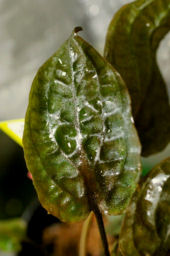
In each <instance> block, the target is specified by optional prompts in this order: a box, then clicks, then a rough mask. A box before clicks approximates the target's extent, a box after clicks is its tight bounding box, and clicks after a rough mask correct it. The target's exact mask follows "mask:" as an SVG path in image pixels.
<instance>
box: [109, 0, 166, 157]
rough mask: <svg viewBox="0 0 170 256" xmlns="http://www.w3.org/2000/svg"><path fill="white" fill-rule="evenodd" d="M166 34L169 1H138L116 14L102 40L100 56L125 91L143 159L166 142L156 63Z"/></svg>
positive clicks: (163, 92)
mask: <svg viewBox="0 0 170 256" xmlns="http://www.w3.org/2000/svg"><path fill="white" fill-rule="evenodd" d="M169 30H170V1H169V0H138V1H135V2H132V3H130V4H127V5H125V6H123V7H122V8H121V9H120V10H119V11H118V12H117V13H116V15H115V16H114V18H113V20H112V21H111V23H110V25H109V28H108V32H107V37H106V44H105V51H104V55H105V57H106V59H107V60H108V61H109V62H110V63H111V64H112V65H113V66H114V67H115V68H116V69H117V70H118V72H119V73H120V74H121V76H122V77H123V79H124V81H125V82H126V85H127V87H128V90H129V93H130V96H131V99H132V110H133V115H134V119H135V124H136V128H137V130H138V133H139V137H140V140H141V144H142V154H143V155H144V156H148V155H150V154H154V153H156V152H159V151H161V150H163V149H164V147H165V146H166V145H167V144H168V143H169V141H170V105H169V101H168V93H167V90H166V85H165V82H164V80H163V78H162V75H161V73H160V70H159V68H158V65H157V63H156V51H157V48H158V46H159V43H160V41H161V40H162V39H163V38H164V36H165V35H166V34H167V32H168V31H169Z"/></svg>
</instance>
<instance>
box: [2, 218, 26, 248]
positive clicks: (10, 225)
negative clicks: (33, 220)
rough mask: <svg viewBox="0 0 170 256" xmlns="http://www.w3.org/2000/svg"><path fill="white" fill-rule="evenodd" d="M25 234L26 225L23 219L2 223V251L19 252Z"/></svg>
mask: <svg viewBox="0 0 170 256" xmlns="http://www.w3.org/2000/svg"><path fill="white" fill-rule="evenodd" d="M25 233H26V224H25V222H24V221H23V220H21V219H12V220H4V221H0V251H4V252H18V251H19V250H20V249H21V244H20V242H21V240H22V239H23V238H24V237H25Z"/></svg>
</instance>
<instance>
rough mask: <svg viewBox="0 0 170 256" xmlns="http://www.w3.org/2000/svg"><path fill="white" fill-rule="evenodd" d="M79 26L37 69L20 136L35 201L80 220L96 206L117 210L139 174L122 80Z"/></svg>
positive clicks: (122, 206) (137, 152)
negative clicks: (35, 192)
mask: <svg viewBox="0 0 170 256" xmlns="http://www.w3.org/2000/svg"><path fill="white" fill-rule="evenodd" d="M77 30H78V29H75V31H74V32H73V34H72V35H71V37H70V38H69V39H68V40H67V41H66V42H65V43H64V44H63V45H62V46H61V48H60V49H59V50H58V51H57V52H56V53H55V54H54V55H53V56H52V57H51V58H50V59H49V60H48V61H47V62H46V63H45V64H44V65H43V66H42V67H41V68H40V69H39V71H38V73H37V75H36V77H35V79H34V81H33V84H32V89H31V93H30V98H29V105H28V109H27V114H26V119H25V128H24V137H23V145H24V153H25V158H26V162H27V166H28V169H29V170H30V171H31V172H32V175H33V182H34V185H35V187H36V189H37V192H38V196H39V199H40V201H41V203H42V205H43V206H44V207H45V208H46V209H47V210H48V212H49V213H51V214H53V215H55V216H57V217H59V218H60V219H62V220H63V221H77V220H80V219H84V218H85V217H86V216H87V215H88V214H89V211H90V210H93V209H92V208H93V205H94V204H96V205H97V206H98V207H99V209H100V210H101V211H102V212H104V213H105V214H107V213H109V214H120V213H121V212H122V211H124V209H125V208H126V206H127V204H128V203H129V199H130V197H131V195H132V193H133V192H134V190H135V188H136V184H137V182H138V178H139V175H140V144H139V141H138V137H137V134H136V131H135V128H134V125H133V118H132V116H131V109H130V101H129V96H128V92H127V90H126V88H125V85H124V83H123V81H122V79H121V78H120V76H119V74H118V73H117V72H116V71H115V70H114V69H113V68H112V66H111V65H110V64H109V63H107V61H106V60H105V59H104V58H102V56H100V55H99V54H98V53H97V52H96V50H95V49H94V48H93V47H92V46H90V45H89V44H88V43H87V42H85V41H84V40H83V39H82V38H80V37H79V36H78V35H77V33H76V31H77Z"/></svg>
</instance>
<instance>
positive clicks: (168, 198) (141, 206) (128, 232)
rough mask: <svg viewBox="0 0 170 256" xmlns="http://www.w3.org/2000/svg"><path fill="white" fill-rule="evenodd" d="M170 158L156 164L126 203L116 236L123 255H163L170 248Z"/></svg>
mask: <svg viewBox="0 0 170 256" xmlns="http://www.w3.org/2000/svg"><path fill="white" fill-rule="evenodd" d="M169 231H170V158H168V159H166V160H164V161H163V162H161V163H160V164H159V165H157V166H156V167H155V168H154V169H153V170H152V171H151V172H150V174H149V176H148V178H147V180H146V181H145V183H144V184H143V185H142V187H141V188H139V189H138V190H137V191H136V193H135V195H134V197H133V199H132V202H131V204H130V205H129V207H128V209H127V212H126V215H125V219H124V222H123V226H122V229H121V233H120V238H119V251H121V253H122V255H123V256H131V255H134V256H143V255H150V256H152V255H154V256H164V255H167V251H168V250H170V232H169Z"/></svg>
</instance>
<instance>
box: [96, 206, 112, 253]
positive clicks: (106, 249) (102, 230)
mask: <svg viewBox="0 0 170 256" xmlns="http://www.w3.org/2000/svg"><path fill="white" fill-rule="evenodd" d="M93 211H94V214H95V216H96V220H97V224H98V227H99V231H100V236H101V240H102V243H103V247H104V252H105V256H110V252H109V246H108V242H107V237H106V232H105V228H104V223H103V217H102V214H101V212H100V210H99V208H98V207H97V206H96V207H95V208H94V209H93Z"/></svg>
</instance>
